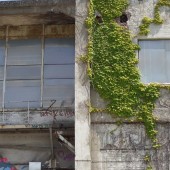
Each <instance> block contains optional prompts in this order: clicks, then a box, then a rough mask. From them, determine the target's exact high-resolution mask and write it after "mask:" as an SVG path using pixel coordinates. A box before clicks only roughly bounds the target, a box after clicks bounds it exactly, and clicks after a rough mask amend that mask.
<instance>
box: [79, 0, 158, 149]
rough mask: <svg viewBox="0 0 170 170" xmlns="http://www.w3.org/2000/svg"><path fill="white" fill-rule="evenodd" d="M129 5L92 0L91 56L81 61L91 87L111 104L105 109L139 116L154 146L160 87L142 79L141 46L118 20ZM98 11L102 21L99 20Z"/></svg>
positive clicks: (112, 0)
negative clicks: (155, 111) (155, 109)
mask: <svg viewBox="0 0 170 170" xmlns="http://www.w3.org/2000/svg"><path fill="white" fill-rule="evenodd" d="M127 6H128V0H119V1H117V0H90V7H89V16H88V18H87V20H86V24H87V26H88V33H89V43H88V55H87V56H84V57H82V61H84V62H87V64H88V75H89V77H90V79H91V83H92V86H93V87H94V88H95V89H96V90H97V92H98V93H99V94H100V96H101V97H102V98H103V99H105V100H106V101H107V103H108V104H107V107H106V108H105V111H106V112H108V113H110V114H114V115H116V116H118V117H119V118H131V117H136V118H137V120H139V121H142V122H143V123H144V125H145V128H146V132H147V134H148V136H149V137H150V138H151V140H152V142H153V146H154V147H157V146H158V145H157V140H156V133H157V132H156V130H155V118H154V117H153V109H154V103H155V101H156V99H158V97H159V88H158V87H157V86H155V85H154V84H150V85H144V84H142V83H141V82H140V74H139V71H138V69H137V67H136V64H137V62H138V61H137V59H136V50H138V49H139V46H138V45H136V44H134V43H133V42H132V38H131V35H130V32H129V31H128V29H126V28H125V27H123V26H121V25H119V24H118V23H117V22H116V19H117V17H120V16H121V14H122V12H124V11H125V10H126V8H127ZM96 13H98V14H100V17H101V21H102V22H98V19H96V17H95V14H96ZM91 111H92V112H93V111H95V112H96V111H97V109H93V108H92V109H91ZM98 111H100V109H99V110H98Z"/></svg>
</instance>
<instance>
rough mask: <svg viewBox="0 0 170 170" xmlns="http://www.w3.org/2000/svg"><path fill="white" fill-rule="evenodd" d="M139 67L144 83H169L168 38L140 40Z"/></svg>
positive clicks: (169, 54)
mask: <svg viewBox="0 0 170 170" xmlns="http://www.w3.org/2000/svg"><path fill="white" fill-rule="evenodd" d="M139 45H140V47H141V50H140V51H139V69H140V72H141V80H142V82H144V83H151V82H156V83H170V49H169V47H170V40H149V41H148V40H147V41H146V40H140V41H139Z"/></svg>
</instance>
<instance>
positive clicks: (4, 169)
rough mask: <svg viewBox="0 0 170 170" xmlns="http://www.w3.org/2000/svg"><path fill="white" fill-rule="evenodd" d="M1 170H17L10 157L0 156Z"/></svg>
mask: <svg viewBox="0 0 170 170" xmlns="http://www.w3.org/2000/svg"><path fill="white" fill-rule="evenodd" d="M0 170H17V169H16V168H15V167H14V166H13V165H12V164H10V163H9V161H8V158H3V157H1V158H0Z"/></svg>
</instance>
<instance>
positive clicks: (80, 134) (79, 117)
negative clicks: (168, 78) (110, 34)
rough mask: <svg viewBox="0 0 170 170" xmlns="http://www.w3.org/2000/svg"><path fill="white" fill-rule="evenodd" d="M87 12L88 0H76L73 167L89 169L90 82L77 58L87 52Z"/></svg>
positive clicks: (84, 65) (78, 169)
mask: <svg viewBox="0 0 170 170" xmlns="http://www.w3.org/2000/svg"><path fill="white" fill-rule="evenodd" d="M87 14H88V0H76V15H75V16H76V17H75V18H76V22H75V51H76V54H75V56H76V59H75V60H76V63H75V154H76V157H75V169H76V170H91V154H90V150H91V146H90V145H91V137H90V114H89V112H88V107H87V103H88V102H89V100H90V83H89V80H88V77H87V72H86V64H83V63H81V62H79V61H78V58H79V57H81V56H82V55H85V54H86V52H87V42H88V34H87V29H86V27H85V23H84V22H85V19H86V18H87Z"/></svg>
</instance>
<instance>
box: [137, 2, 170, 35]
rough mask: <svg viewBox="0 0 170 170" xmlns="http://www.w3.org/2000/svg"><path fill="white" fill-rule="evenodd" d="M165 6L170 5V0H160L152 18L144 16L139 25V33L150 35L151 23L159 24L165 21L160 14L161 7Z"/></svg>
mask: <svg viewBox="0 0 170 170" xmlns="http://www.w3.org/2000/svg"><path fill="white" fill-rule="evenodd" d="M163 6H168V7H170V0H158V2H157V4H156V5H155V8H154V18H153V19H151V18H148V17H144V18H143V19H142V23H141V25H140V26H139V35H148V33H149V32H150V30H149V26H150V24H151V23H153V24H157V25H158V24H162V23H163V19H161V16H160V7H163Z"/></svg>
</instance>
